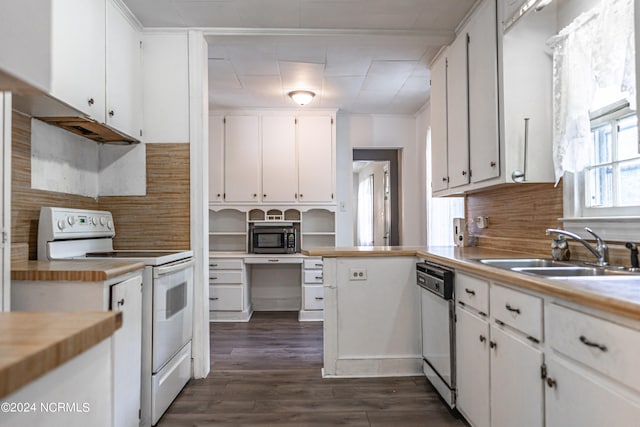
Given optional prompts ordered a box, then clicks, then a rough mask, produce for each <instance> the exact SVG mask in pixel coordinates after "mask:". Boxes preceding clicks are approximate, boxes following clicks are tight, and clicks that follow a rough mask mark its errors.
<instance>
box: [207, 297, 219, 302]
mask: <svg viewBox="0 0 640 427" xmlns="http://www.w3.org/2000/svg"><path fill="white" fill-rule="evenodd" d="M209 299H210V300H211V301H218V300H219V299H220V298H218V297H212V298H209Z"/></svg>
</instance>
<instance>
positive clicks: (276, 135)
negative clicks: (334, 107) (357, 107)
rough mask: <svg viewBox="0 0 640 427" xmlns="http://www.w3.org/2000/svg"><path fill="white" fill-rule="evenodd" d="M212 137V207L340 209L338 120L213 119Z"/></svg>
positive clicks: (268, 116)
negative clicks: (248, 205) (259, 205)
mask: <svg viewBox="0 0 640 427" xmlns="http://www.w3.org/2000/svg"><path fill="white" fill-rule="evenodd" d="M209 136H210V138H209V190H210V191H209V203H230V204H234V203H235V204H245V203H262V204H277V205H283V204H284V205H291V204H299V203H305V204H314V205H326V204H335V201H334V193H335V142H334V141H335V127H334V116H333V114H327V113H317V114H312V113H309V114H304V115H300V114H299V115H295V114H292V113H286V112H283V113H273V112H268V113H255V112H252V113H246V114H240V113H238V114H233V115H227V116H226V117H222V116H221V115H215V114H214V115H211V116H210V118H209Z"/></svg>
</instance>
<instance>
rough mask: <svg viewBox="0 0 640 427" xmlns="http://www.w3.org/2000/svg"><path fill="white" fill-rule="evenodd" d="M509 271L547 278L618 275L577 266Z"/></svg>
mask: <svg viewBox="0 0 640 427" xmlns="http://www.w3.org/2000/svg"><path fill="white" fill-rule="evenodd" d="M511 270H513V271H519V272H521V273H529V274H537V275H539V276H547V277H582V276H609V275H616V274H620V273H619V272H617V271H612V270H606V269H604V268H598V267H577V266H576V267H572V266H563V267H533V268H512V269H511Z"/></svg>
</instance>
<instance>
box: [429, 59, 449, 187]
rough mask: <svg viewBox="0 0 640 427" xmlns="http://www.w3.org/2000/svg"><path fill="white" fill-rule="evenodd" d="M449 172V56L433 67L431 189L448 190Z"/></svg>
mask: <svg viewBox="0 0 640 427" xmlns="http://www.w3.org/2000/svg"><path fill="white" fill-rule="evenodd" d="M448 181H449V178H448V173H447V58H446V55H443V56H441V57H440V58H439V59H438V60H437V61H436V62H434V63H433V68H432V69H431V190H432V191H433V192H436V191H440V190H446V189H447V186H448Z"/></svg>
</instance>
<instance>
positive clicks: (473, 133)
mask: <svg viewBox="0 0 640 427" xmlns="http://www.w3.org/2000/svg"><path fill="white" fill-rule="evenodd" d="M496 31H497V30H496V0H485V1H484V2H483V3H482V4H481V6H480V7H479V8H478V10H477V11H476V12H475V14H474V16H473V19H472V20H471V21H470V23H469V38H470V42H469V147H470V156H471V172H472V175H471V181H472V182H480V181H484V180H486V179H490V178H495V177H497V176H498V175H500V167H499V165H498V158H499V152H500V137H499V135H498V52H497V42H496V37H497V35H496Z"/></svg>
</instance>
